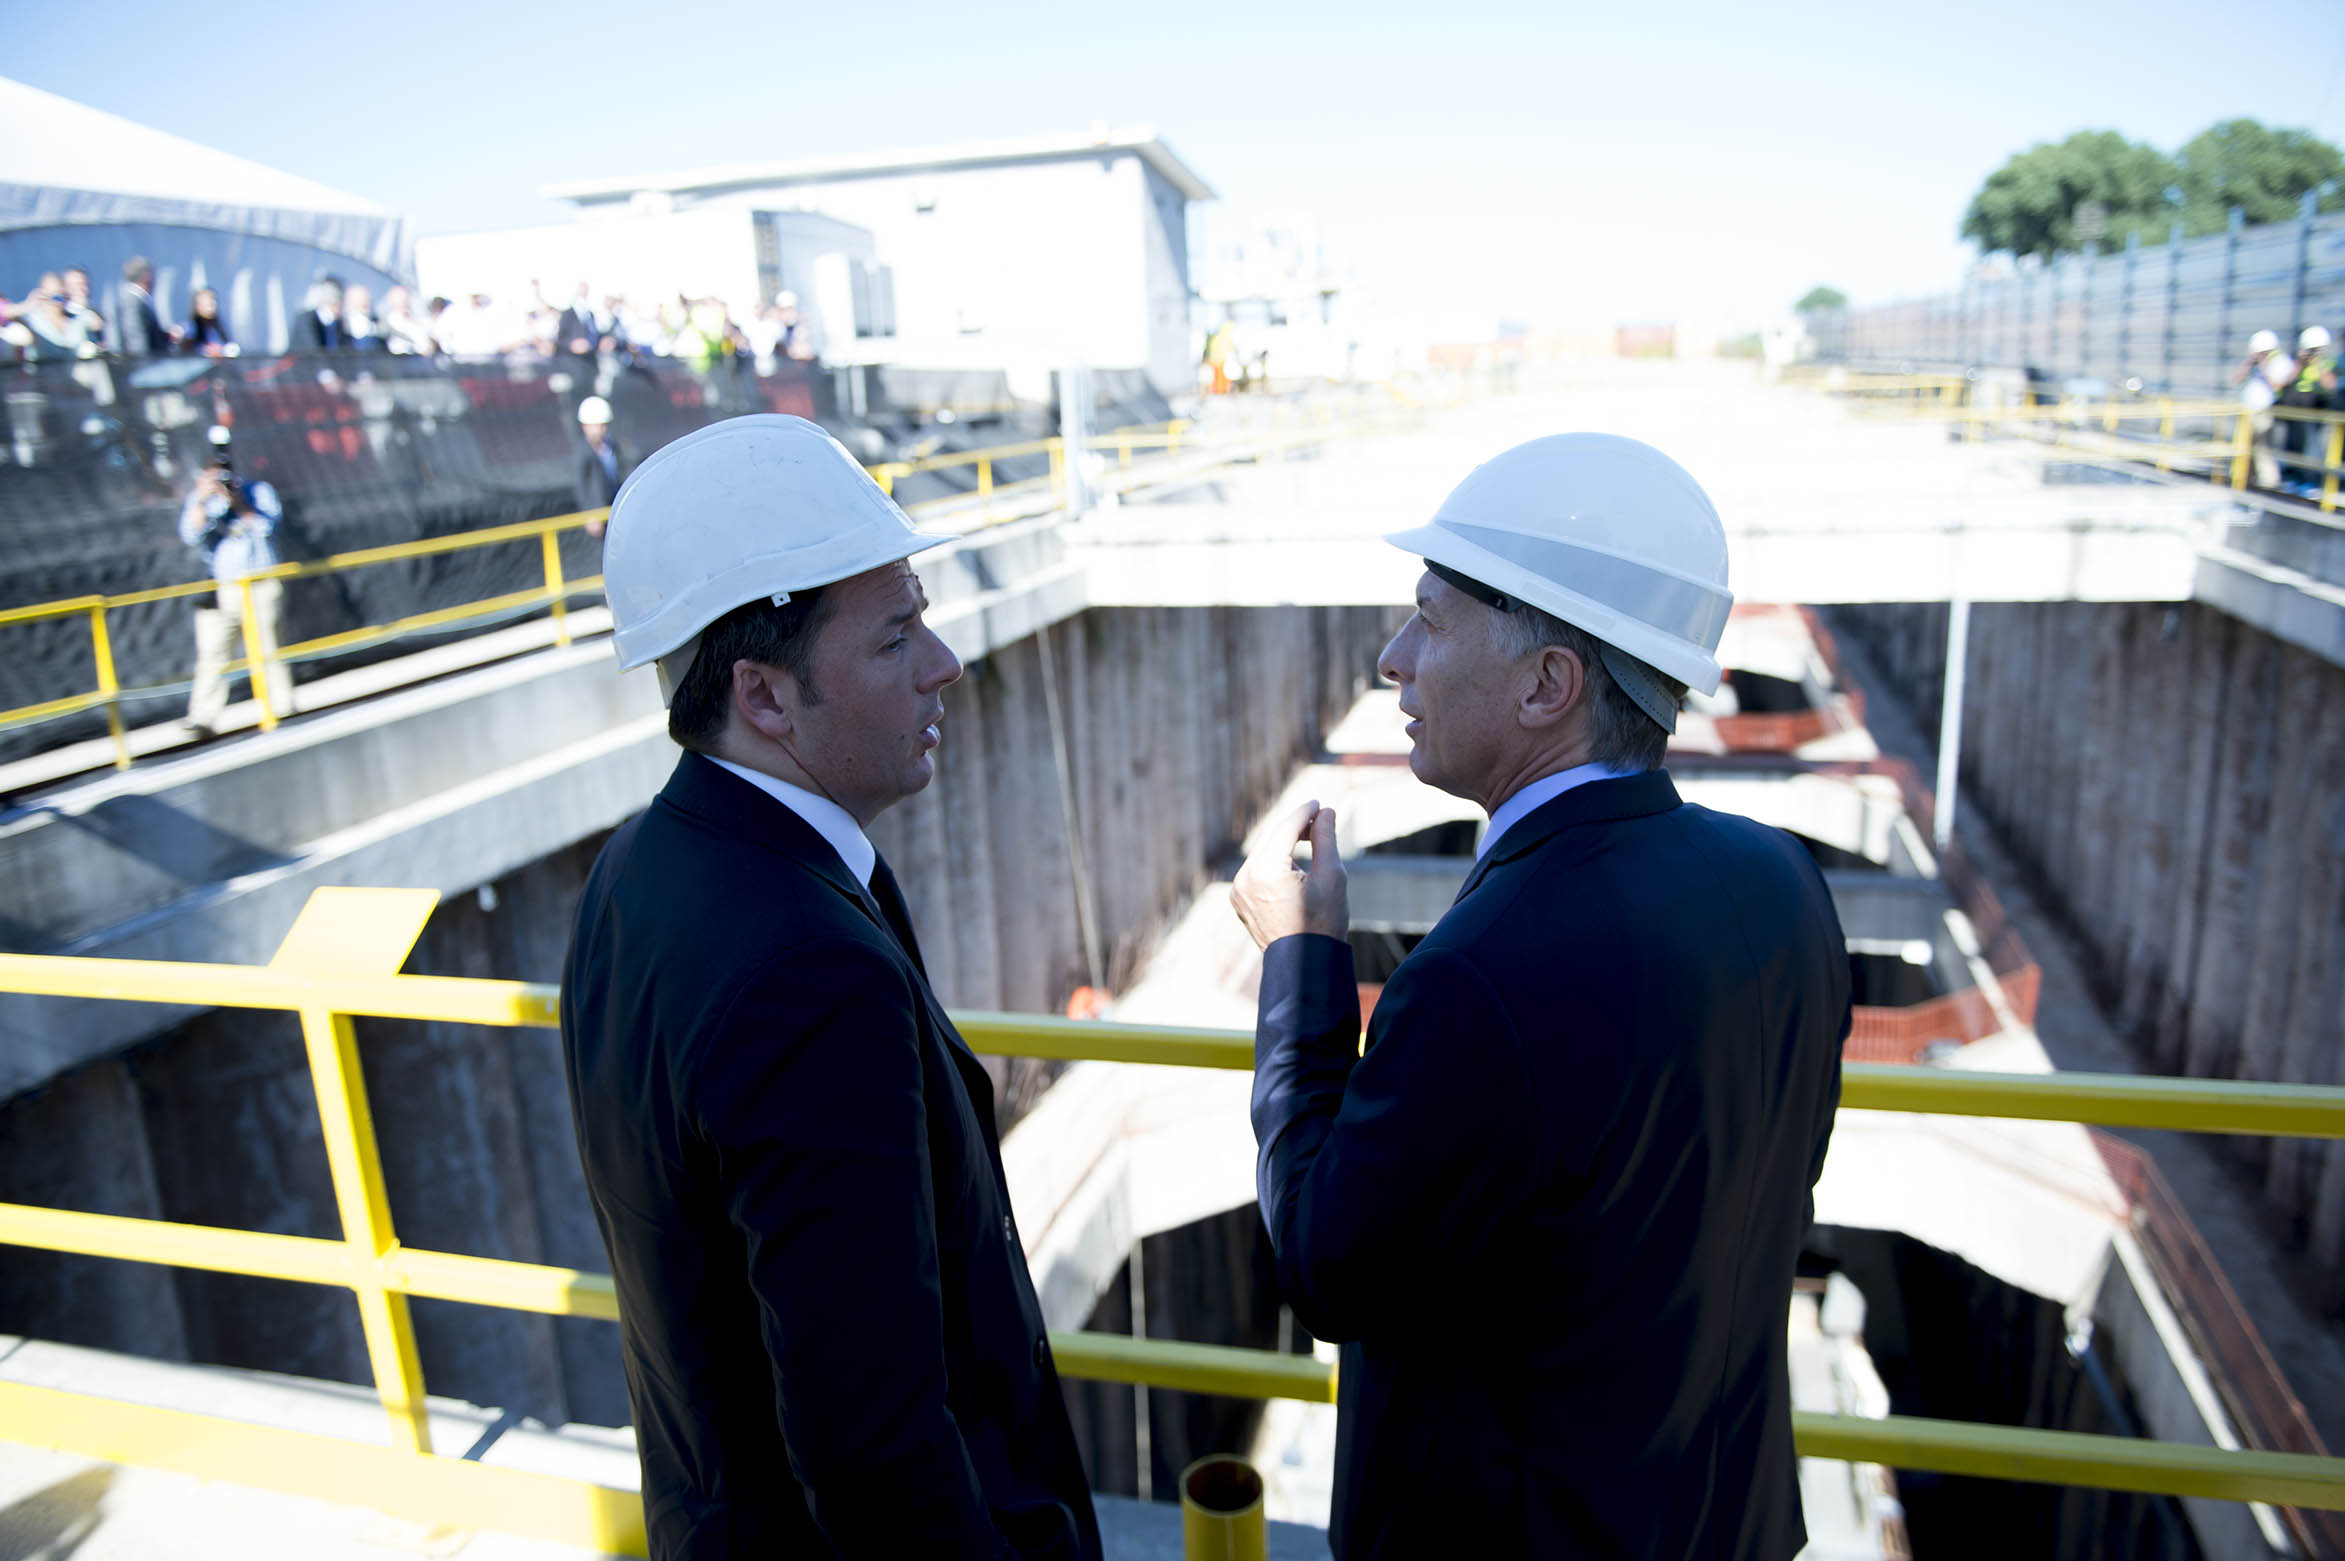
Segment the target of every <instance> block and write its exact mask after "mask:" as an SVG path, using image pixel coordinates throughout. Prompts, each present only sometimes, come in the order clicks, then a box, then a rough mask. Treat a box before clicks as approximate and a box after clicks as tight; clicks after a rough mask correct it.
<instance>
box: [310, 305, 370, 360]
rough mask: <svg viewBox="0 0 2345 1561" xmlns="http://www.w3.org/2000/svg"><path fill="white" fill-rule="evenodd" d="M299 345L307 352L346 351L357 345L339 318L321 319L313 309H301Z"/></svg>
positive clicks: (356, 339) (354, 338) (348, 329)
mask: <svg viewBox="0 0 2345 1561" xmlns="http://www.w3.org/2000/svg"><path fill="white" fill-rule="evenodd" d="M301 345H302V348H303V349H304V350H305V351H309V352H348V351H350V350H351V349H352V348H354V347H356V346H357V345H358V338H357V337H355V336H353V335H351V334H350V327H348V326H347V325H344V324H343V323H342V322H341V321H340V320H338V319H336V320H321V319H319V318H318V312H317V311H316V310H315V309H304V310H302V311H301Z"/></svg>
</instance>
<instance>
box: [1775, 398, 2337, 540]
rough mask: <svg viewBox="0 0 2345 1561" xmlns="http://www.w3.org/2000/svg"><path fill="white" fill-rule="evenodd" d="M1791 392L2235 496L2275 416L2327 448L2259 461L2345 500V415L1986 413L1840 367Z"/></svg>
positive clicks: (2144, 407) (2082, 410)
mask: <svg viewBox="0 0 2345 1561" xmlns="http://www.w3.org/2000/svg"><path fill="white" fill-rule="evenodd" d="M1784 382H1785V383H1786V384H1795V385H1801V386H1805V387H1808V388H1811V389H1817V390H1822V391H1824V392H1826V393H1827V394H1831V395H1835V396H1840V397H1843V398H1846V399H1848V400H1850V401H1853V402H1855V403H1856V404H1857V405H1858V406H1859V407H1860V408H1861V409H1862V410H1863V412H1864V413H1865V415H1867V416H1869V417H1909V418H1919V419H1924V420H1928V421H1932V422H1944V423H1948V424H1950V425H1952V426H1954V427H1955V428H1957V429H1959V430H1961V432H1962V433H1963V435H1964V437H1966V438H1978V437H1981V436H1982V435H1983V434H1984V433H1985V431H1986V430H1988V429H1991V428H2000V429H2008V430H2015V431H2017V432H2019V433H2022V434H2024V435H2027V436H2029V437H2032V438H2036V439H2040V440H2042V441H2044V442H2046V443H2049V444H2054V445H2059V446H2063V447H2066V448H2069V449H2075V450H2079V451H2081V452H2083V453H2086V454H2090V455H2094V456H2097V457H2101V458H2106V459H2112V460H2117V461H2125V462H2138V463H2140V464H2143V465H2147V466H2152V467H2154V468H2155V469H2156V470H2158V471H2161V472H2166V471H2173V470H2175V469H2177V468H2181V469H2183V470H2188V471H2202V470H2203V471H2204V472H2205V473H2206V475H2207V477H2208V479H2209V480H2210V481H2213V482H2217V483H2221V484H2223V485H2224V486H2226V487H2229V488H2231V489H2232V490H2234V491H2236V492H2242V493H2244V492H2246V491H2248V489H2249V488H2250V486H2251V485H2252V479H2253V475H2254V467H2255V458H2256V455H2257V453H2258V451H2257V441H2256V434H2255V424H2256V421H2257V420H2258V419H2259V418H2264V417H2268V418H2270V419H2271V421H2272V423H2273V425H2274V426H2275V428H2288V427H2302V428H2305V429H2308V430H2311V431H2312V432H2311V433H2310V434H2309V436H2308V437H2309V439H2310V440H2311V442H2312V443H2315V444H2317V445H2319V446H2320V454H2319V455H2318V456H2317V457H2315V456H2312V455H2308V454H2299V453H2297V452H2295V451H2292V450H2287V449H2283V448H2281V447H2280V446H2279V444H2278V442H2277V441H2276V440H2275V441H2272V442H2269V443H2267V444H2266V446H2265V447H2264V449H2263V450H2262V452H2261V453H2262V454H2263V455H2264V456H2265V457H2266V458H2267V459H2269V460H2270V461H2271V462H2272V463H2273V465H2274V467H2276V468H2278V469H2280V470H2283V471H2286V472H2296V473H2303V474H2306V477H2305V480H2306V481H2307V482H2308V483H2311V482H2318V483H2319V485H2320V491H2319V494H2318V496H2317V497H2314V496H2311V495H2298V496H2299V497H2303V498H2305V499H2306V501H2307V502H2310V503H2315V504H2317V505H2318V507H2319V509H2320V510H2321V512H2322V513H2323V514H2334V513H2336V511H2337V506H2338V502H2339V497H2340V493H2341V491H2345V412H2328V411H2315V410H2311V409H2307V408H2303V407H2288V406H2274V407H2268V408H2265V409H2264V410H2263V411H2261V412H2258V411H2255V410H2252V409H2250V408H2247V407H2244V406H2242V405H2240V404H2239V403H2238V402H2236V401H2217V400H2209V399H2206V398H2203V397H2201V398H2196V399H2189V398H2177V397H2172V396H2154V397H2140V398H2130V399H2128V398H2117V397H2111V398H2108V399H2104V400H2099V401H2088V400H2083V399H2080V398H2076V397H2057V398H2046V397H2044V396H2042V395H2041V394H2040V393H2038V392H2035V391H2029V392H2027V393H2026V394H2025V395H2024V396H2023V397H2022V399H2021V400H2020V401H2018V402H2016V403H2013V404H2010V405H2000V406H1989V405H1979V404H1977V403H1976V400H1975V392H1976V389H1977V387H1976V386H1975V385H1974V384H1973V383H1972V382H1971V381H1970V380H1969V379H1968V378H1967V377H1966V376H1964V375H1960V374H1875V373H1868V372H1864V371H1861V370H1854V369H1842V368H1839V367H1837V366H1833V365H1820V364H1799V365H1795V366H1793V367H1792V368H1791V369H1787V370H1786V371H1785V374H1784ZM2142 423H2155V424H2157V428H2156V431H2155V432H2154V433H2151V432H2148V431H2146V430H2145V431H2143V432H2140V433H2131V432H2128V426H2129V425H2133V424H2142ZM2185 425H2197V426H2204V427H2205V428H2207V429H2209V430H2211V432H2209V433H2206V434H2204V435H2200V436H2196V437H2193V436H2190V435H2186V434H2183V433H2180V432H2179V431H2178V430H2179V429H2180V428H2181V427H2183V426H2185Z"/></svg>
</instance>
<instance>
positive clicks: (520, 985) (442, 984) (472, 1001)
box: [0, 954, 558, 1028]
mask: <svg viewBox="0 0 2345 1561" xmlns="http://www.w3.org/2000/svg"><path fill="white" fill-rule="evenodd" d="M0 992H24V993H28V994H30V995H32V996H36V997H84V998H105V999H109V1000H115V1001H125V1002H140V1003H191V1004H195V1005H198V1006H201V1007H205V1008H281V1009H296V1010H297V1009H302V1008H316V1007H326V1008H331V1009H333V1010H335V1011H336V1012H339V1013H347V1014H363V1015H367V1016H370V1017H375V1018H384V1019H440V1020H445V1021H447V1022H449V1023H451V1024H496V1025H524V1026H527V1025H535V1026H541V1027H546V1028H551V1027H552V1026H553V1025H554V1023H555V1022H556V1014H555V1004H556V1001H557V997H558V993H557V991H556V989H555V988H554V987H552V986H549V985H544V984H540V983H535V982H526V981H487V980H478V979H473V978H467V977H462V976H373V977H354V976H336V975H315V974H311V973H309V972H307V971H298V970H275V969H271V968H269V967H267V966H265V965H202V964H177V963H171V962H166V961H163V960H144V959H77V958H73V957H70V956H65V955H56V954H0Z"/></svg>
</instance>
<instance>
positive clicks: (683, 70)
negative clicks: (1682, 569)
mask: <svg viewBox="0 0 2345 1561" xmlns="http://www.w3.org/2000/svg"><path fill="white" fill-rule="evenodd" d="M100 14H101V13H100V12H94V11H91V10H89V9H88V8H86V7H81V6H73V5H44V6H30V5H18V6H13V7H10V8H9V15H8V29H7V36H8V44H9V48H8V54H7V59H6V61H5V63H0V73H5V74H8V75H12V76H15V77H17V78H18V79H21V80H24V81H28V82H30V83H32V84H33V85H35V86H38V87H42V88H44V89H46V90H48V91H52V92H56V93H60V94H63V95H64V96H67V97H71V98H76V99H79V100H80V101H82V102H85V103H89V104H91V105H93V106H95V107H98V108H102V109H105V110H107V111H109V112H112V113H116V114H121V115H123V116H125V117H128V118H131V119H135V120H138V121H141V122H142V123H146V124H149V125H153V126H156V127H157V128H160V129H164V130H169V131H171V132H173V133H175V134H179V135H183V136H187V137H189V138H191V139H194V140H198V141H203V142H206V143H208V144H211V145H214V146H218V147H221V148H223V149H225V150H228V151H232V152H236V153H238V154H240V155H243V156H246V157H250V158H253V159H256V160H258V161H261V162H266V163H270V164H273V165H275V166H277V167H280V168H284V169H286V170H288V171H291V172H294V173H298V174H302V175H304V176H307V177H309V178H313V179H317V180H319V181H321V182H323V183H326V184H330V185H334V186H337V187H339V188H342V189H345V190H348V191H351V192H353V193H355V194H359V195H363V196H366V197H369V198H371V199H374V200H377V201H380V202H382V203H384V204H386V205H389V206H393V207H396V208H399V209H401V210H404V211H406V212H408V213H410V214H411V215H412V216H413V217H414V218H415V220H416V223H417V227H418V230H419V231H421V232H425V233H431V232H445V231H451V230H457V229H463V228H478V227H495V226H505V225H510V224H518V223H524V222H531V221H542V220H550V219H554V218H557V217H559V216H560V215H561V212H562V210H563V208H561V207H560V206H558V205H557V204H555V203H551V202H548V201H546V200H544V199H543V198H542V197H541V196H540V195H539V194H538V190H539V189H540V187H542V186H543V185H545V184H548V183H552V182H554V181H557V180H563V179H572V178H591V177H597V176H603V175H612V174H623V173H630V172H642V171H649V170H658V169H666V168H675V167H691V166H696V165H700V164H705V163H712V162H723V161H734V160H746V159H765V158H794V157H820V156H825V155H834V154H842V153H849V152H859V151H873V150H884V149H888V148H893V147H907V146H922V145H931V144H936V143H941V142H952V141H964V140H984V139H993V138H997V137H1004V136H1022V135H1040V134H1066V133H1073V132H1077V131H1080V130H1082V129H1083V128H1084V127H1085V126H1088V125H1090V124H1091V123H1093V122H1094V121H1097V120H1102V119H1104V120H1107V121H1110V122H1111V123H1114V124H1116V125H1119V126H1122V125H1132V124H1150V125H1153V126H1155V127H1156V129H1157V130H1158V131H1159V133H1161V134H1162V135H1164V136H1165V137H1166V138H1167V139H1168V140H1169V141H1170V142H1171V143H1172V145H1173V146H1174V147H1175V148H1177V149H1178V150H1179V151H1180V152H1181V154H1182V155H1183V156H1184V157H1186V158H1187V159H1188V160H1189V161H1190V162H1191V163H1192V164H1193V165H1194V166H1195V167H1196V168H1197V169H1198V171H1199V172H1200V173H1202V174H1203V175H1204V176H1205V178H1206V180H1207V181H1208V182H1209V183H1211V184H1212V185H1214V186H1215V188H1216V189H1217V190H1219V191H1220V193H1221V195H1222V197H1223V200H1222V203H1221V209H1220V210H1219V211H1218V212H1215V213H1212V214H1210V215H1209V216H1208V217H1207V218H1206V220H1208V221H1210V222H1230V221H1243V220H1244V219H1245V218H1246V217H1247V216H1248V215H1249V214H1255V213H1267V212H1279V211H1297V210H1299V211H1306V212H1311V213H1314V214H1316V216H1317V217H1318V218H1319V220H1320V223H1321V227H1322V230H1323V233H1324V235H1325V237H1326V240H1327V242H1328V245H1329V248H1330V250H1331V252H1332V253H1333V255H1334V256H1335V257H1336V258H1337V259H1338V260H1340V261H1341V262H1344V263H1346V264H1348V266H1349V268H1350V269H1351V270H1352V271H1353V272H1354V273H1355V274H1356V275H1357V277H1358V278H1359V279H1360V280H1361V282H1362V283H1364V284H1365V285H1366V286H1367V287H1368V288H1369V289H1370V290H1371V291H1372V292H1373V293H1374V294H1375V295H1376V296H1378V297H1379V298H1381V299H1385V300H1389V301H1391V302H1393V303H1395V304H1398V305H1402V306H1405V307H1406V308H1407V309H1408V310H1409V312H1411V313H1412V314H1417V315H1424V316H1431V317H1433V318H1435V319H1436V320H1438V321H1440V322H1442V323H1444V324H1445V325H1449V326H1451V327H1453V328H1454V329H1456V330H1461V331H1462V330H1464V329H1466V328H1468V327H1470V326H1472V325H1473V324H1474V323H1475V322H1477V321H1481V322H1485V323H1486V322H1488V321H1490V320H1494V319H1496V318H1498V317H1500V316H1504V317H1507V318H1513V319H1522V320H1528V321H1531V322H1535V323H1567V322H1573V321H1589V322H1608V321H1613V320H1620V319H1669V318H1689V319H1692V318H1706V319H1711V320H1715V321H1718V322H1720V323H1726V324H1742V323H1755V322H1756V320H1758V319H1759V318H1760V317H1762V316H1764V315H1766V314H1769V313H1771V312H1774V311H1777V310H1780V309H1781V308H1782V307H1783V306H1784V305H1785V304H1787V303H1788V302H1789V300H1790V299H1791V298H1792V297H1794V296H1796V295H1797V294H1798V293H1799V292H1801V291H1803V290H1804V289H1805V288H1806V287H1807V286H1808V285H1809V284H1810V283H1812V282H1818V281H1827V282H1832V283H1835V284H1837V285H1839V286H1841V287H1842V288H1844V289H1846V290H1848V291H1849V292H1850V293H1852V294H1854V295H1855V296H1857V297H1858V298H1860V299H1879V298H1886V297H1893V296H1896V295H1899V294H1904V293H1915V292H1923V291H1930V290H1934V289H1936V288H1938V287H1941V286H1944V285H1947V284H1948V283H1950V282H1952V281H1953V280H1954V278H1955V277H1956V276H1957V275H1958V273H1959V270H1960V267H1961V264H1962V261H1963V258H1964V255H1965V250H1964V247H1963V246H1962V245H1960V244H1959V243H1958V242H1957V240H1956V238H1955V229H1956V226H1957V224H1958V222H1959V220H1960V217H1961V212H1962V208H1963V206H1964V204H1965V202H1966V201H1967V200H1968V198H1969V196H1970V193H1971V192H1972V190H1974V189H1975V188H1976V187H1977V185H1978V182H1979V180H1980V179H1981V178H1982V177H1983V176H1984V175H1985V174H1986V173H1987V172H1988V171H1989V170H1991V169H1992V168H1994V167H1995V166H1996V165H1997V164H1998V163H1999V162H2001V161H2002V159H2003V158H2004V157H2006V156H2007V155H2009V154H2010V153H2011V152H2013V151H2016V150H2019V149H2021V148H2024V147H2026V146H2028V145H2030V144H2032V143H2034V142H2036V141H2039V140H2043V139H2047V138H2057V137H2059V136H2062V135H2065V134H2066V133H2068V132H2069V131H2071V130H2076V129H2080V128H2110V129H2116V130H2120V131H2123V132H2125V133H2126V134H2128V135H2131V136H2134V137H2137V138H2140V139H2146V140H2149V141H2152V142H2155V143H2157V144H2159V145H2161V146H2165V147H2168V148H2169V149H2171V148H2172V147H2173V146H2175V145H2177V144H2179V143H2180V142H2181V141H2182V140H2184V139H2186V138H2187V137H2188V136H2190V135H2191V134H2193V133H2195V132H2196V131H2198V130H2200V129H2202V128H2204V127H2205V126H2206V125H2208V124H2210V123H2212V122H2213V121H2215V120H2218V119H2222V118H2226V117H2230V116H2233V115H2242V114H2245V115H2253V116H2255V117H2257V118H2261V119H2263V120H2264V121H2265V122H2266V123H2270V124H2284V125H2293V126H2301V127H2305V128H2310V129H2312V130H2315V131H2317V132H2319V133H2321V134H2323V135H2325V136H2327V137H2328V138H2330V139H2332V140H2337V141H2340V142H2345V0H2261V3H2258V4H2255V5H2253V6H2239V7H2230V6H2209V5H2205V4H2198V3H2190V4H2186V3H2166V0H2123V3H2119V4H2115V5H2096V6H2073V5H2065V4H2060V3H2057V0H2031V3H2025V4H2018V3H2003V0H1972V3H1968V4H1964V5H1961V6H1950V7H1947V8H1945V9H1943V10H1930V9H1926V8H1923V7H1918V6H1908V5H1897V4H1835V5H1822V4H1819V5H1806V6H1760V5H1752V4H1749V3H1747V0H1744V3H1739V4H1709V3H1706V0H1705V3H1691V0H1680V3H1676V4H1634V3H1631V0H1614V3H1611V4H1607V5H1603V6H1587V5H1580V4H1572V3H1565V0H1549V3H1546V4H1525V5H1476V4H1471V3H1451V4H1423V3H1419V4H1414V5H1409V6H1399V5H1389V4H1382V3H1364V4H1346V5H1282V4H1276V3H1269V4H1265V3H1261V0H1255V3H1252V4H1241V5H1230V4H1223V3H1219V0H1200V3H1191V4H1184V5H1180V6H1175V7H1134V8H1131V9H1130V10H1128V11H1127V10H1126V9H1125V8H1123V7H1117V6H1106V5H1100V4H1097V3H1096V0H1094V3H1091V4H1087V5H1084V6H1080V7H1074V6H1069V7H1063V8H1062V7H1039V6H997V5H975V4H955V5H937V4H915V5H884V4H855V5H825V6H819V7H813V6H792V5H786V4H778V3H772V0H768V3H766V4H761V5H752V4H737V3H730V0H723V3H713V4H689V3H682V0H675V3H660V4H629V5H608V4H597V3H582V4H576V5H565V6H560V7H552V6H547V7H533V6H526V5H519V4H510V5H509V4H501V3H495V0H470V3H466V4H454V3H447V0H411V3H398V0H394V3H388V4H379V5H366V4H361V5H327V6H320V5H318V4H316V3H315V0H304V3H300V4H294V3H289V0H248V3H239V4H236V5H233V6H228V7H221V8H217V9H205V10H202V11H198V12H191V11H190V10H189V9H188V8H186V7H184V6H177V5H172V6H166V5H161V4H151V3H147V0H115V3H113V4H110V5H108V6H106V7H105V8H103V12H102V15H103V17H104V20H103V21H102V22H101V21H99V20H98V19H97V18H98V17H99V15H100Z"/></svg>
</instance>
